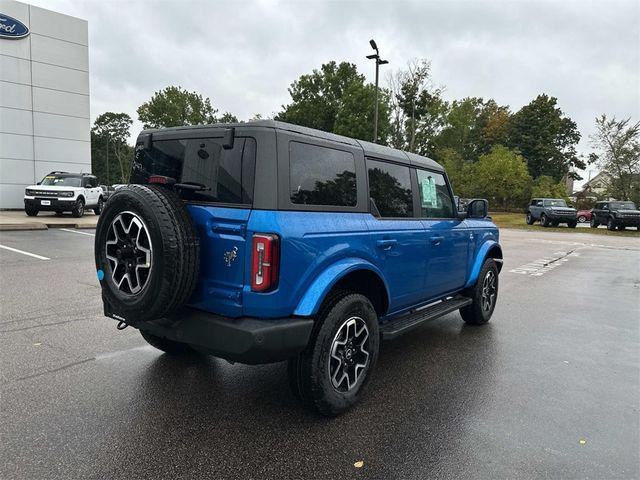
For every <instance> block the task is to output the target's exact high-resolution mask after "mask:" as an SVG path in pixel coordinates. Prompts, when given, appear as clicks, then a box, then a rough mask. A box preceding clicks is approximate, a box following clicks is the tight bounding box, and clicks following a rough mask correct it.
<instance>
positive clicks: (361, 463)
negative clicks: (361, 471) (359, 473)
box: [353, 460, 364, 468]
mask: <svg viewBox="0 0 640 480" xmlns="http://www.w3.org/2000/svg"><path fill="white" fill-rule="evenodd" d="M353 466H354V467H356V468H362V467H364V461H362V460H358V461H357V462H356V463H354V464H353Z"/></svg>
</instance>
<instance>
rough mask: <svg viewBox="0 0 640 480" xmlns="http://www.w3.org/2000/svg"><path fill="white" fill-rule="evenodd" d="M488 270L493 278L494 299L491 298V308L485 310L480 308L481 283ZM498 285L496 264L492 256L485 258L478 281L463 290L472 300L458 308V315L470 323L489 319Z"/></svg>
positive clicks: (478, 323) (477, 323)
mask: <svg viewBox="0 0 640 480" xmlns="http://www.w3.org/2000/svg"><path fill="white" fill-rule="evenodd" d="M489 272H492V273H493V278H494V279H495V299H494V300H493V303H492V305H491V308H490V309H489V310H485V309H484V308H482V294H483V284H484V281H485V278H487V275H488V273H489ZM498 286H499V276H498V266H497V265H496V262H495V261H494V260H493V259H492V258H487V259H486V260H485V261H484V264H483V265H482V269H481V270H480V274H479V275H478V281H477V282H476V284H475V285H474V286H473V287H471V288H470V289H468V290H467V291H466V292H465V294H466V295H467V296H469V297H470V298H471V299H472V300H473V302H472V303H471V304H470V305H467V306H466V307H463V308H461V309H460V316H461V317H462V319H463V320H464V321H465V322H466V323H468V324H470V325H484V324H485V323H487V322H488V321H489V320H490V319H491V315H493V311H494V310H495V307H496V303H497V301H498V291H499V289H498Z"/></svg>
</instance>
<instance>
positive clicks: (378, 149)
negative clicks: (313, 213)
mask: <svg viewBox="0 0 640 480" xmlns="http://www.w3.org/2000/svg"><path fill="white" fill-rule="evenodd" d="M256 127H258V128H271V129H275V130H282V131H287V132H293V133H299V134H302V135H308V136H310V137H315V138H320V139H323V140H329V141H332V142H337V143H343V144H346V145H351V146H354V147H358V146H359V147H361V148H362V149H363V150H364V154H365V156H370V157H376V158H381V159H383V160H391V161H394V162H398V163H404V164H407V165H413V166H417V167H423V168H429V169H431V170H437V171H440V172H443V171H444V168H443V167H442V166H441V165H440V164H439V163H438V162H436V161H435V160H432V159H431V158H428V157H423V156H421V155H417V154H415V153H409V152H405V151H403V150H398V149H396V148H391V147H387V146H385V145H378V144H376V143H373V142H366V141H364V140H356V139H354V138H350V137H345V136H343V135H336V134H335V133H330V132H324V131H322V130H316V129H315V128H308V127H301V126H299V125H294V124H292V123H285V122H278V121H276V120H254V121H250V122H246V123H217V124H213V125H193V126H186V127H170V128H160V129H149V130H143V131H142V132H140V135H146V134H158V133H159V134H162V133H165V132H166V133H169V132H172V133H173V132H178V131H192V130H206V129H214V128H236V129H244V128H256Z"/></svg>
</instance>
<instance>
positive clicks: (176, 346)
mask: <svg viewBox="0 0 640 480" xmlns="http://www.w3.org/2000/svg"><path fill="white" fill-rule="evenodd" d="M140 335H142V338H144V339H145V340H146V341H147V343H148V344H149V345H151V346H152V347H156V348H157V349H158V350H162V351H163V352H165V353H168V354H169V355H185V354H188V353H194V350H193V349H192V348H191V347H190V346H189V345H187V344H186V343H181V342H176V341H173V340H169V339H168V338H162V337H158V336H157V335H154V334H152V333H149V332H145V331H144V330H140Z"/></svg>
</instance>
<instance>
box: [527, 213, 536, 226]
mask: <svg viewBox="0 0 640 480" xmlns="http://www.w3.org/2000/svg"><path fill="white" fill-rule="evenodd" d="M533 222H535V220H534V218H533V215H531V212H527V225H533Z"/></svg>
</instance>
